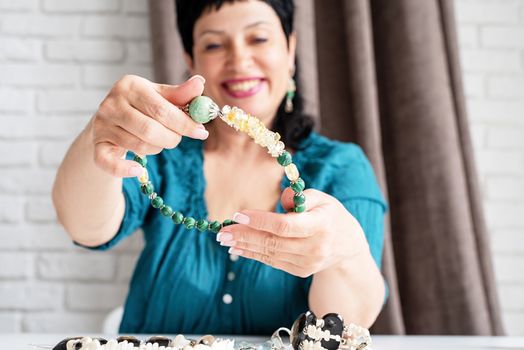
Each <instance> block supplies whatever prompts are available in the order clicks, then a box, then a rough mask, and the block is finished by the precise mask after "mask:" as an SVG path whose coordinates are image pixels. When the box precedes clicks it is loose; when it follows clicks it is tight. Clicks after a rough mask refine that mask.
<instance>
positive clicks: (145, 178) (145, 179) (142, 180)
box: [138, 168, 149, 184]
mask: <svg viewBox="0 0 524 350" xmlns="http://www.w3.org/2000/svg"><path fill="white" fill-rule="evenodd" d="M148 181H149V174H148V173H147V169H146V168H144V172H142V175H140V176H139V177H138V182H140V183H141V184H145V183H147V182H148Z"/></svg>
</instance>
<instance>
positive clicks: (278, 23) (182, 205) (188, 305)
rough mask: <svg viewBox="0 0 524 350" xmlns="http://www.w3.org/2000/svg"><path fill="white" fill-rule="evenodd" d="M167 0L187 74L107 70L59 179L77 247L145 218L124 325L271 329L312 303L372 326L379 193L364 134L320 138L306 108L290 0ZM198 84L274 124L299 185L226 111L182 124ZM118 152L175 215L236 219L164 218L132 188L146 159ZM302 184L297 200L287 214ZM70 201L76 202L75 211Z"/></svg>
mask: <svg viewBox="0 0 524 350" xmlns="http://www.w3.org/2000/svg"><path fill="white" fill-rule="evenodd" d="M176 4H177V15H178V23H179V31H180V33H181V36H182V40H183V43H184V48H185V51H186V53H185V59H186V62H187V65H188V67H189V69H190V71H191V73H192V74H193V75H194V76H193V78H191V79H190V80H188V81H187V82H185V83H183V84H181V85H179V86H168V85H161V84H155V83H152V82H150V81H147V80H145V79H143V78H140V77H135V76H127V77H124V78H123V79H121V80H119V81H118V82H116V83H115V85H114V86H113V88H112V89H111V91H110V92H109V94H108V95H107V97H106V98H105V100H104V101H103V102H102V103H101V104H100V108H99V110H98V111H97V113H96V114H95V115H94V116H93V118H92V120H91V121H90V123H89V124H88V126H87V127H86V129H85V130H84V132H82V134H81V135H80V136H79V137H78V139H77V140H76V141H75V143H74V144H73V145H72V147H71V149H70V150H69V152H68V154H67V156H66V158H65V159H64V161H63V163H62V165H61V167H60V169H59V172H58V174H57V179H56V182H55V187H54V190H53V198H54V201H55V206H56V208H57V213H58V218H59V220H60V221H61V222H62V223H63V225H64V226H65V227H66V229H67V231H68V232H69V234H70V235H71V237H72V239H73V240H74V241H75V242H77V244H79V245H82V246H86V247H89V248H91V249H108V248H110V247H112V246H114V245H115V244H116V243H117V242H119V241H120V240H121V239H123V238H125V237H127V236H129V235H130V234H131V233H133V232H134V231H136V229H137V228H139V227H142V228H143V231H144V237H145V241H146V244H145V247H144V251H143V252H142V254H141V257H140V259H139V261H138V263H137V267H136V269H135V272H134V276H133V280H132V282H131V286H130V291H129V295H128V298H127V301H126V306H125V312H124V316H123V320H122V324H121V327H120V330H121V331H122V332H126V333H191V334H198V333H201V334H203V333H214V334H220V333H221V334H269V333H270V332H272V331H274V330H275V329H276V328H278V327H280V326H290V325H291V324H292V322H293V320H294V319H296V317H297V316H298V315H300V314H301V313H303V312H305V311H306V310H308V309H311V310H312V311H313V312H315V313H317V314H327V313H329V312H337V313H339V314H341V315H342V316H343V317H344V319H346V320H347V321H349V322H354V323H357V324H361V325H363V326H365V327H368V326H369V325H371V324H372V323H373V321H374V320H375V318H376V316H377V315H378V312H379V311H380V308H381V306H382V304H383V301H384V295H385V288H384V282H383V279H382V276H381V275H380V272H379V267H380V264H381V254H382V244H383V220H384V212H385V210H386V204H385V202H384V199H383V197H382V194H381V191H380V189H379V187H378V185H377V182H376V179H375V176H374V173H373V170H372V168H371V166H370V164H369V162H368V160H367V158H366V157H365V155H364V154H363V152H362V150H361V149H360V147H358V146H357V145H354V144H349V143H341V142H336V141H332V140H329V139H327V138H325V137H322V136H320V135H318V134H317V133H315V132H313V131H312V123H311V120H310V119H309V118H308V117H306V116H304V115H303V113H302V110H301V101H300V84H299V83H298V82H297V83H296V84H295V81H294V79H293V78H296V69H295V47H296V36H295V33H294V31H293V21H292V19H293V13H294V7H293V2H292V1H291V0H283V1H282V0H280V1H258V0H239V1H218V0H216V1H211V0H209V1H202V0H199V1H194V0H178V1H177V2H176ZM204 82H205V83H204ZM295 86H296V88H297V91H296V94H295V91H294V88H295ZM202 93H204V94H205V95H208V96H209V97H211V98H212V99H213V100H214V101H215V102H216V103H217V104H218V105H219V107H220V108H222V107H223V106H225V105H230V106H236V107H238V108H240V109H241V110H243V111H245V112H247V113H249V114H251V115H253V116H256V117H257V118H259V119H260V120H261V123H262V124H264V126H265V127H268V128H272V129H273V130H275V131H277V132H278V133H275V134H274V135H275V138H280V137H281V138H282V140H283V141H284V142H285V143H286V145H289V146H290V153H289V154H286V155H285V157H282V159H280V158H279V162H282V163H285V164H286V165H288V164H289V163H291V162H292V163H294V164H296V166H297V167H298V168H299V169H301V173H300V176H301V177H302V178H303V182H300V181H298V179H296V178H295V177H296V176H295V175H296V174H294V172H293V171H292V170H293V169H291V170H288V171H287V174H285V173H284V169H283V168H282V167H281V166H279V164H277V163H276V162H275V160H274V159H273V157H272V155H271V154H268V153H267V152H266V151H265V150H264V149H263V148H261V147H259V146H258V145H256V144H254V143H253V142H252V141H251V140H250V138H249V137H248V136H247V135H245V134H241V133H237V132H236V131H235V130H234V129H232V128H230V127H229V126H228V125H226V124H225V123H222V122H221V121H220V120H218V119H216V120H214V121H212V122H211V123H209V124H206V126H205V127H204V126H203V125H200V124H198V123H196V122H194V121H192V120H191V119H190V118H189V117H188V116H187V115H186V114H185V113H184V112H183V106H185V105H186V104H187V103H188V102H189V101H191V100H192V99H193V98H194V97H196V96H198V95H200V94H202ZM286 105H287V106H288V107H290V106H291V105H292V106H293V110H292V111H291V110H290V109H289V108H288V109H287V110H288V112H286V108H285V107H286ZM206 129H207V130H206ZM260 129H261V130H262V128H260ZM272 135H273V134H272ZM182 136H186V137H182ZM208 136H209V137H208ZM204 140H205V141H204ZM127 151H132V152H134V153H136V154H140V155H147V156H148V157H147V159H148V164H147V168H148V173H149V177H148V181H150V182H151V186H152V187H153V188H155V189H158V191H159V193H161V194H162V197H163V200H165V202H166V203H170V204H171V205H173V208H176V209H178V210H179V211H178V212H176V213H173V214H172V221H175V223H176V222H177V221H180V220H181V218H183V217H185V218H188V217H198V218H206V220H207V221H208V222H211V221H220V222H223V220H224V219H226V218H229V217H231V216H232V214H233V213H235V214H234V216H233V220H234V221H235V223H234V224H232V225H222V226H220V228H219V232H218V234H217V235H216V236H215V235H214V234H211V233H209V232H207V233H205V232H199V231H197V230H190V231H186V230H185V229H184V228H183V227H182V226H180V225H174V224H173V222H171V220H165V218H163V214H162V213H166V212H169V211H168V210H167V209H166V208H162V206H163V204H162V203H160V204H159V201H158V200H155V199H154V198H152V200H153V201H154V203H150V200H149V199H148V198H147V197H146V196H143V195H142V193H141V192H140V189H139V186H138V184H137V181H136V179H134V178H133V177H134V176H140V175H141V174H142V171H143V169H142V168H141V167H140V166H138V167H137V164H136V163H135V162H133V161H132V160H131V159H130V157H129V155H128V157H127V159H123V158H124V155H125V154H126V152H127ZM282 163H281V164H282ZM286 175H287V176H286ZM288 177H289V179H291V181H292V182H291V184H290V181H289V179H288ZM122 178H125V179H123V180H122ZM304 182H305V183H307V184H308V186H310V187H311V188H314V189H307V190H304V188H303V183H304ZM289 185H291V186H292V187H293V190H291V189H286V190H284V191H283V192H282V190H283V189H285V188H286V187H287V186H289ZM304 197H307V202H306V203H305V211H304V212H302V213H295V212H288V211H289V209H290V208H292V207H293V206H294V205H297V203H299V204H300V205H303V204H304V203H303V198H304ZM78 202H80V203H81V205H82V209H83V210H80V211H79V210H76V209H74V210H73V209H72V208H73V206H72V203H78ZM151 204H154V205H155V206H157V207H159V209H160V211H157V210H155V209H153V208H152V207H151ZM75 208H78V206H76V207H75ZM302 208H303V209H304V207H302ZM162 209H165V210H162ZM87 213H89V214H87ZM170 214H171V213H170ZM189 226H190V227H192V225H189ZM217 241H218V242H219V243H220V244H219V243H217Z"/></svg>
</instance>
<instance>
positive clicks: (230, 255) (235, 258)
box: [229, 254, 238, 262]
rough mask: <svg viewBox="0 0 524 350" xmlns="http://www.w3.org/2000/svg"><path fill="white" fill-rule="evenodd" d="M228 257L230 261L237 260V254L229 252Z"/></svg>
mask: <svg viewBox="0 0 524 350" xmlns="http://www.w3.org/2000/svg"><path fill="white" fill-rule="evenodd" d="M229 259H230V260H231V261H232V262H235V261H237V260H238V255H234V254H229Z"/></svg>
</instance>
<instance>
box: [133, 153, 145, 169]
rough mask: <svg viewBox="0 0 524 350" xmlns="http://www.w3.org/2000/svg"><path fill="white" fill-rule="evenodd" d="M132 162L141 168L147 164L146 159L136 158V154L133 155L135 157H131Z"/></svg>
mask: <svg viewBox="0 0 524 350" xmlns="http://www.w3.org/2000/svg"><path fill="white" fill-rule="evenodd" d="M133 160H134V161H135V162H137V163H138V164H140V165H141V166H143V167H145V166H146V164H147V158H146V157H144V158H142V157H140V156H137V155H136V154H135V156H134V157H133Z"/></svg>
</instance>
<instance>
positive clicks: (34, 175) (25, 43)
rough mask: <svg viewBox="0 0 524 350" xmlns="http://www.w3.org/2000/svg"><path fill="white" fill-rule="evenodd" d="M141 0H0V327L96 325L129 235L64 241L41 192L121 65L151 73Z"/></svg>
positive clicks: (131, 248) (121, 292) (123, 274)
mask: <svg viewBox="0 0 524 350" xmlns="http://www.w3.org/2000/svg"><path fill="white" fill-rule="evenodd" d="M150 50H151V49H150V44H149V23H148V19H147V1H145V0H90V1H71V0H16V1H13V0H0V123H1V124H0V125H1V126H0V169H1V170H0V172H1V174H2V181H0V333H2V332H66V333H75V334H85V333H88V332H99V331H101V324H102V320H103V318H104V316H105V315H106V314H107V313H108V311H110V310H111V309H113V308H114V307H116V306H119V305H121V304H122V303H123V301H124V298H125V294H126V292H127V284H128V282H129V279H130V276H131V272H132V269H133V267H134V263H135V261H136V257H137V252H138V251H139V250H140V247H141V245H142V242H141V238H140V236H139V235H136V236H135V237H133V238H132V239H130V240H129V241H127V242H125V243H124V244H123V245H122V246H120V247H118V248H117V249H115V250H114V251H111V252H108V253H97V252H90V251H87V250H84V249H80V248H77V247H74V246H73V245H72V244H71V242H70V240H69V239H68V238H67V236H66V234H65V232H64V230H63V229H62V228H61V227H60V226H59V225H58V224H57V223H56V218H55V213H54V210H53V207H52V204H51V198H50V191H51V185H52V182H53V179H54V175H55V171H56V168H57V166H58V164H59V163H60V161H61V159H62V157H63V156H64V154H65V152H66V150H67V147H68V146H69V144H70V143H71V141H72V140H73V138H74V137H75V136H76V134H78V133H79V132H80V131H81V130H82V128H83V127H84V125H85V123H86V122H87V121H88V119H89V118H90V117H91V115H92V113H93V112H94V111H95V110H96V108H97V106H98V104H99V103H100V102H101V101H102V99H103V97H104V96H105V94H106V93H107V91H108V88H109V87H110V86H111V85H112V83H113V82H114V81H115V80H117V79H118V78H119V77H120V76H122V75H124V74H139V75H143V76H145V77H148V78H151V77H152V68H151V55H150Z"/></svg>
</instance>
